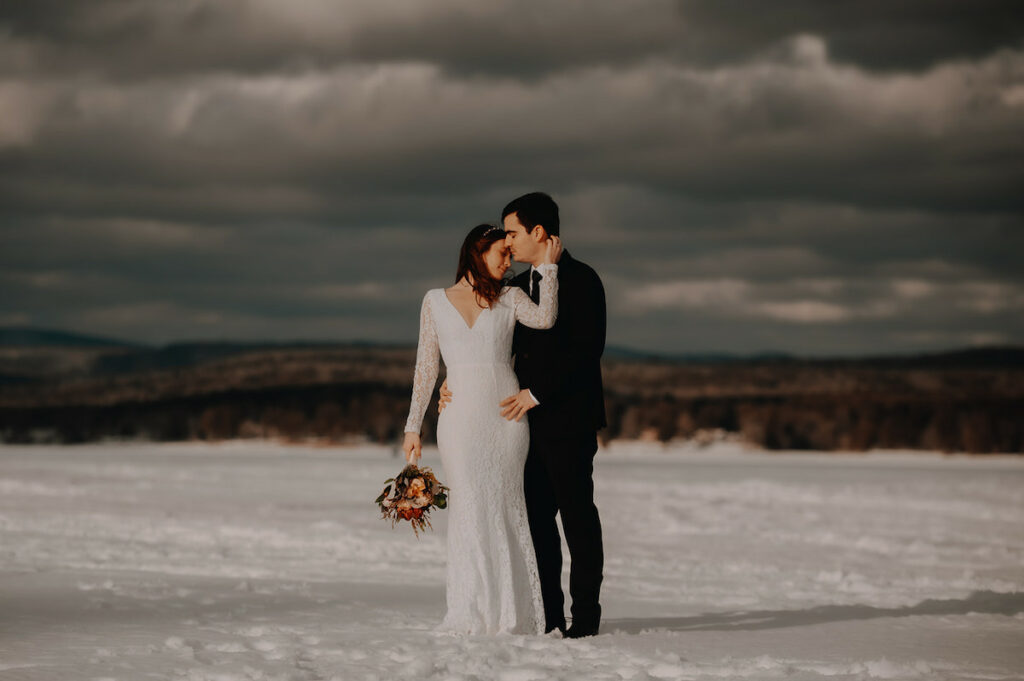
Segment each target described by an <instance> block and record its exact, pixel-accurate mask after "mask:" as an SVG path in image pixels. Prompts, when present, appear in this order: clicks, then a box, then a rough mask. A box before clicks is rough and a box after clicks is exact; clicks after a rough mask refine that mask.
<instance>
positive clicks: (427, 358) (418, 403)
mask: <svg viewBox="0 0 1024 681" xmlns="http://www.w3.org/2000/svg"><path fill="white" fill-rule="evenodd" d="M439 357H440V346H439V345H438V341H437V327H435V326H434V312H433V310H431V308H430V293H429V292H428V293H427V295H425V296H423V306H422V307H421V308H420V338H419V341H418V343H417V345H416V372H415V374H414V376H413V382H412V404H410V405H409V418H408V420H407V421H406V422H405V432H407V433H417V434H418V433H419V432H420V426H422V425H423V415H424V414H426V412H427V405H428V404H429V403H430V396H431V395H432V394H433V392H434V383H436V382H437V374H438V372H439V371H440V365H439V363H438V362H439Z"/></svg>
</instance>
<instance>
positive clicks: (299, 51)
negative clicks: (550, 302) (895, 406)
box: [0, 0, 1024, 354]
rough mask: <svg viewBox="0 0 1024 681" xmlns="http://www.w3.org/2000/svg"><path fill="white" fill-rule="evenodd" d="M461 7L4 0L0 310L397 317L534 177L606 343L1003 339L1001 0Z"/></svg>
mask: <svg viewBox="0 0 1024 681" xmlns="http://www.w3.org/2000/svg"><path fill="white" fill-rule="evenodd" d="M488 5H489V6H488V7H482V6H480V4H479V3H471V2H456V1H453V0H446V1H444V2H437V3H429V4H428V3H419V2H412V1H411V0H410V1H409V2H402V3H385V2H373V3H370V2H366V3H345V4H342V3H335V2H320V1H317V0H300V1H297V2H291V3H280V2H271V1H270V0H266V1H265V2H242V1H241V0H225V1H223V2H190V3H177V2H159V3H157V2H154V3H146V2H122V1H113V0H106V1H101V2H92V3H70V4H67V3H50V2H35V3H30V2H14V3H7V4H5V6H4V8H3V9H2V10H0V206H2V209H0V246H2V248H0V267H2V277H0V286H2V288H3V291H4V296H3V306H2V307H0V323H29V322H31V323H38V324H46V325H52V326H67V325H71V326H72V327H73V328H77V329H78V330H82V331H95V332H103V333H105V334H117V333H123V334H125V335H126V336H128V337H132V338H140V339H144V340H166V339H171V338H181V337H192V336H202V337H224V336H227V337H246V336H249V337H270V338H295V337H301V336H306V337H323V338H355V337H359V338H371V337H377V338H382V339H388V340H410V339H411V338H413V337H414V336H415V323H416V306H417V305H418V302H419V300H420V297H421V296H422V291H423V289H424V288H426V287H429V286H440V285H444V284H447V283H448V282H449V279H450V276H451V270H452V269H453V267H454V251H455V249H456V247H457V245H458V243H459V241H460V239H461V237H462V235H463V234H464V232H465V231H466V230H468V229H469V227H471V226H472V225H473V224H476V223H477V222H479V221H482V220H490V221H496V220H497V219H498V214H497V213H498V211H499V210H500V208H501V206H502V205H503V204H504V203H505V202H506V201H507V200H508V199H509V198H511V197H512V196H515V195H516V194H518V193H521V192H523V191H526V190H530V189H534V188H538V187H541V188H544V189H547V190H548V191H551V192H552V193H554V194H555V196H556V198H557V199H558V200H559V202H560V204H561V205H562V207H563V220H564V224H565V230H566V238H567V241H568V243H569V244H570V245H569V248H570V250H572V251H574V252H575V253H576V254H577V255H578V256H580V257H583V258H584V259H585V260H588V261H590V262H592V263H593V264H594V265H595V266H597V267H598V269H599V270H600V271H601V272H602V274H603V275H604V276H605V278H606V282H607V284H608V287H609V306H610V309H611V310H612V312H613V315H615V317H616V318H617V319H618V320H619V321H620V322H621V323H617V324H614V325H613V328H611V329H610V339H611V341H612V342H616V343H622V344H636V345H641V346H644V347H649V348H654V349H659V350H694V349H709V348H716V349H723V348H724V349H728V350H736V351H756V350H760V349H781V350H792V351H798V352H808V353H813V354H821V353H828V352H859V351H882V350H886V349H891V348H894V349H903V348H940V347H947V346H950V345H962V344H968V343H980V342H1009V341H1014V340H1016V341H1019V340H1020V339H1021V338H1024V323H1022V321H1021V320H1022V319H1024V315H1022V314H1021V313H1022V312H1024V295H1022V291H1024V276H1022V275H1021V274H1020V268H1019V265H1018V263H1017V262H1016V256H1015V254H1016V253H1020V252H1024V237H1022V234H1024V224H1022V219H1021V215H1022V212H1024V211H1022V209H1024V205H1022V203H1024V200H1022V198H1021V196H1022V194H1021V192H1020V191H1019V187H1020V186H1024V161H1022V159H1024V134H1022V132H1024V124H1022V123H1021V121H1022V119H1024V117H1022V115H1021V114H1022V113H1024V47H1022V45H1021V43H1020V40H1019V35H1020V32H1021V21H1020V19H1019V18H1018V17H1017V15H1016V14H1015V13H1013V12H1011V11H1010V5H1008V4H1005V3H994V2H984V3H974V4H972V5H971V6H970V11H967V12H964V11H963V10H961V9H960V5H959V4H957V5H955V6H954V5H952V4H949V5H947V4H944V3H900V4H899V5H897V6H890V5H889V4H885V5H882V4H881V3H875V2H868V3H846V2H843V3H813V2H789V3H781V4H780V3H773V4H772V5H771V6H770V11H768V10H766V9H762V10H760V11H758V12H756V13H755V12H752V11H750V9H749V8H750V7H751V5H744V6H743V7H740V6H739V5H738V3H732V2H681V3H680V2H647V3H641V4H637V3H630V4H628V5H624V4H622V3H612V2H607V3H602V2H598V3H586V4H585V5H583V4H575V3H559V4H558V5H557V6H547V5H544V6H542V5H540V4H539V3H516V4H513V3H501V4H490V3H488ZM757 7H762V6H757ZM763 7H769V6H763ZM613 321H614V319H613Z"/></svg>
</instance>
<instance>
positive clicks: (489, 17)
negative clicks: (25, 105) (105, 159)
mask: <svg viewBox="0 0 1024 681" xmlns="http://www.w3.org/2000/svg"><path fill="white" fill-rule="evenodd" d="M1022 16H1024V13H1022V12H1020V9H1019V6H1018V3H1016V2H1013V1H1012V0H978V1H977V2H972V3H970V4H969V5H966V4H965V3H962V2H953V1H949V0H947V1H944V2H935V1H934V0H932V1H928V0H918V1H916V2H901V3H898V4H894V3H891V2H885V1H883V0H873V1H868V2H856V1H850V0H846V1H842V2H830V3H823V2H816V1H815V0H788V1H784V2H773V3H771V4H770V5H763V4H751V3H749V2H741V1H740V0H724V1H723V0H645V1H642V2H631V3H621V2H609V1H605V2H588V3H554V4H552V3H542V2H538V1H529V2H516V3H479V2H470V1H467V0H442V1H438V2H432V3H415V2H382V1H381V0H375V1H373V2H356V3H353V2H346V3H338V2H333V1H327V0H323V1H304V2H292V3H274V2H266V1H262V2H261V1H257V0H207V1H204V2H189V3H177V2H138V1H137V0H99V1H95V2H89V3H66V2H60V1H59V0H38V1H29V0H23V1H20V2H19V1H17V0H15V1H14V2H10V3H8V6H7V7H6V8H5V9H4V10H3V13H2V14H0V17H2V18H3V20H4V23H5V25H6V26H7V28H8V30H9V32H10V34H9V38H8V40H9V50H10V52H9V56H10V57H11V58H10V60H9V61H8V62H7V64H8V66H7V68H9V69H18V68H19V67H20V68H23V69H29V70H38V71H41V72H80V71H88V72H101V73H103V74H105V75H107V76H112V77H123V78H149V77H152V76H154V75H172V74H187V73H198V72H207V71H236V72H264V71H267V70H275V69H288V68H306V67H314V68H329V67H331V66H336V65H339V64H343V63H352V62H365V63H375V62H380V61H392V62H394V61H422V62H429V63H434V64H438V65H440V66H442V67H443V68H445V69H446V70H450V71H452V72H456V73H477V74H501V75H513V76H524V77H530V78H533V77H537V76H538V75H540V74H546V73H551V72H554V71H559V70H564V69H567V68H574V67H580V66H587V65H591V66H593V65H620V66H621V65H623V64H625V63H629V62H633V61H639V60H644V59H649V58H660V59H665V60H670V61H675V62H679V63H691V64H696V65H703V66H708V65H714V64H722V63H730V62H737V61H743V60H746V59H749V58H751V57H753V56H755V55H756V54H757V53H758V52H760V51H762V50H765V49H769V48H771V47H772V46H773V45H775V44H777V43H778V42H780V41H782V40H784V39H786V38H788V37H790V36H792V35H796V34H800V33H807V34H814V35H819V36H821V37H823V38H824V39H825V40H826V41H827V42H828V43H829V45H830V46H831V47H832V49H833V52H834V54H835V55H836V57H837V59H839V60H840V61H844V62H852V63H856V64H859V65H862V66H865V67H868V68H871V69H915V70H916V69H923V68H926V67H928V66H930V65H932V64H934V63H936V62H938V61H941V60H946V59H950V58H975V57H980V56H983V55H986V54H988V53H990V52H992V51H993V50H994V49H996V48H998V47H1001V46H1006V45H1018V46H1019V45H1020V41H1021V39H1022V34H1024V18H1022ZM0 68H3V67H0Z"/></svg>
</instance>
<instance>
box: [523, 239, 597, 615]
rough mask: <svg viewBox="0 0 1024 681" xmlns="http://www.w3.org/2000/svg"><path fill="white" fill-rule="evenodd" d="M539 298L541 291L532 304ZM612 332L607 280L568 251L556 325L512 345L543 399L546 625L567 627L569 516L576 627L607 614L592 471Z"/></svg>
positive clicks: (539, 452)
mask: <svg viewBox="0 0 1024 681" xmlns="http://www.w3.org/2000/svg"><path fill="white" fill-rule="evenodd" d="M529 277H530V270H527V271H526V272H524V273H523V274H521V275H519V276H518V277H516V278H515V279H513V280H512V284H513V285H514V286H519V287H520V288H522V289H523V290H524V291H527V292H529V290H530V279H529ZM538 293H539V291H538V287H537V286H534V299H536V297H537V295H538ZM605 326H606V311H605V295H604V286H603V285H602V284H601V279H600V277H598V276H597V273H596V272H595V271H594V270H593V269H592V268H591V267H590V266H588V265H586V264H584V263H582V262H580V261H579V260H576V259H574V258H573V257H572V256H571V255H569V252H568V251H565V252H564V253H563V254H562V258H561V260H559V262H558V319H557V321H556V322H555V325H554V326H553V327H552V328H551V329H548V330H538V329H531V328H529V327H526V326H523V325H522V324H518V323H517V324H516V328H515V336H514V339H513V342H512V352H513V353H514V354H515V356H516V360H515V372H516V376H517V377H518V379H519V385H520V386H521V387H523V388H528V389H529V390H530V391H531V392H532V393H533V394H534V395H535V396H536V398H537V400H538V401H539V402H540V404H538V405H537V406H536V407H534V408H533V409H531V410H530V411H529V412H528V420H529V423H530V452H529V455H528V456H527V459H526V471H525V479H524V485H525V494H526V506H527V511H528V514H529V518H530V531H531V533H532V534H533V545H534V549H535V553H536V555H537V567H538V568H539V571H540V582H541V590H542V591H543V593H544V611H545V618H546V620H547V625H548V627H554V626H559V627H564V626H565V615H564V611H563V607H564V601H565V597H564V596H563V594H562V586H561V573H562V547H561V538H560V537H559V534H558V526H557V525H556V524H555V514H556V513H561V516H562V527H563V529H564V530H565V541H566V544H568V546H569V554H570V556H571V566H570V574H569V593H570V594H571V595H572V616H573V622H574V623H582V624H583V625H584V626H590V625H593V626H596V625H597V624H598V622H599V621H600V618H601V606H600V605H599V604H598V597H599V594H600V591H601V581H602V570H603V564H604V549H603V547H602V542H601V521H600V518H599V517H598V513H597V507H596V506H595V505H594V481H593V472H594V454H596V453H597V430H598V429H600V428H603V427H604V426H605V425H606V420H605V408H604V395H603V392H602V391H603V388H602V381H601V354H602V353H603V352H604V342H605Z"/></svg>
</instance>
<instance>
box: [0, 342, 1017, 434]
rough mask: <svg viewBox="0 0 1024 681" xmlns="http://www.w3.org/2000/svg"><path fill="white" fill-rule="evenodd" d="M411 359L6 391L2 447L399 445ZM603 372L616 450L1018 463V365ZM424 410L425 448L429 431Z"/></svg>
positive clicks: (349, 360)
mask: <svg viewBox="0 0 1024 681" xmlns="http://www.w3.org/2000/svg"><path fill="white" fill-rule="evenodd" d="M413 358H414V353H413V351H410V350H408V349H396V348H390V349H374V348H367V347H358V348H335V349H291V350H287V349H276V350H272V351H253V352H246V353H244V354H242V355H237V356H231V357H226V358H217V359H214V360H210V361H205V362H202V363H199V364H196V365H194V366H184V367H179V368H175V369H165V370H144V371H138V372H127V373H123V372H122V373H118V374H116V375H108V374H103V373H101V374H97V375H93V376H91V377H90V376H85V377H83V376H81V375H79V376H78V377H76V378H74V379H73V380H52V379H47V380H39V381H35V382H21V383H17V384H10V385H7V386H3V388H2V389H0V440H2V441H4V442H9V443H33V442H55V443H81V442H90V441H97V440H102V439H110V438H114V439H121V438H123V439H145V440H156V441H175V440H194V439H198V440H222V439H231V438H277V439H283V440H287V441H310V440H320V441H323V442H335V443H337V442H346V441H352V440H369V441H372V442H380V443H394V442H397V441H398V440H399V439H400V438H401V435H402V431H403V427H404V425H405V419H406V416H407V412H408V408H409V395H410V392H411V378H412V362H413ZM1004 360H1005V358H1001V359H999V361H998V362H996V365H993V364H992V362H987V363H986V362H980V361H979V360H978V357H977V356H976V355H973V354H972V355H970V356H969V357H967V359H966V361H964V362H952V363H951V362H949V361H946V360H944V361H940V362H931V363H929V362H923V363H922V362H921V361H908V362H906V363H905V364H904V363H898V362H892V361H889V360H885V361H881V360H880V361H871V360H864V361H824V360H820V361H799V360H790V359H787V360H777V361H772V360H765V361H758V362H722V363H687V362H668V361H663V360H647V361H644V360H617V359H611V360H609V361H607V362H606V363H605V371H604V375H605V383H606V394H605V396H606V405H607V411H608V421H609V425H608V427H607V428H606V429H604V430H602V431H601V433H600V437H601V438H602V439H604V440H606V441H607V440H610V439H615V438H628V439H649V440H660V441H668V440H673V439H691V438H696V439H698V440H699V439H701V438H702V437H704V436H705V435H706V434H707V433H708V432H710V431H725V432H728V433H733V434H735V435H737V436H738V437H741V438H742V439H744V440H746V441H748V442H750V443H752V444H755V445H760V446H762V447H764V448H766V449H813V450H853V451H863V450H867V449H871V448H908V449H927V450H938V451H947V452H955V451H962V452H972V453H988V452H1024V380H1021V379H1024V367H1022V366H1021V365H1020V363H1019V360H1020V356H1019V355H1013V357H1012V358H1011V360H1010V361H1004ZM436 421H437V413H436V403H432V404H431V405H430V407H429V408H428V411H427V418H426V420H425V423H424V431H425V436H426V439H427V440H431V439H432V438H433V433H434V430H435V428H436Z"/></svg>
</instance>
